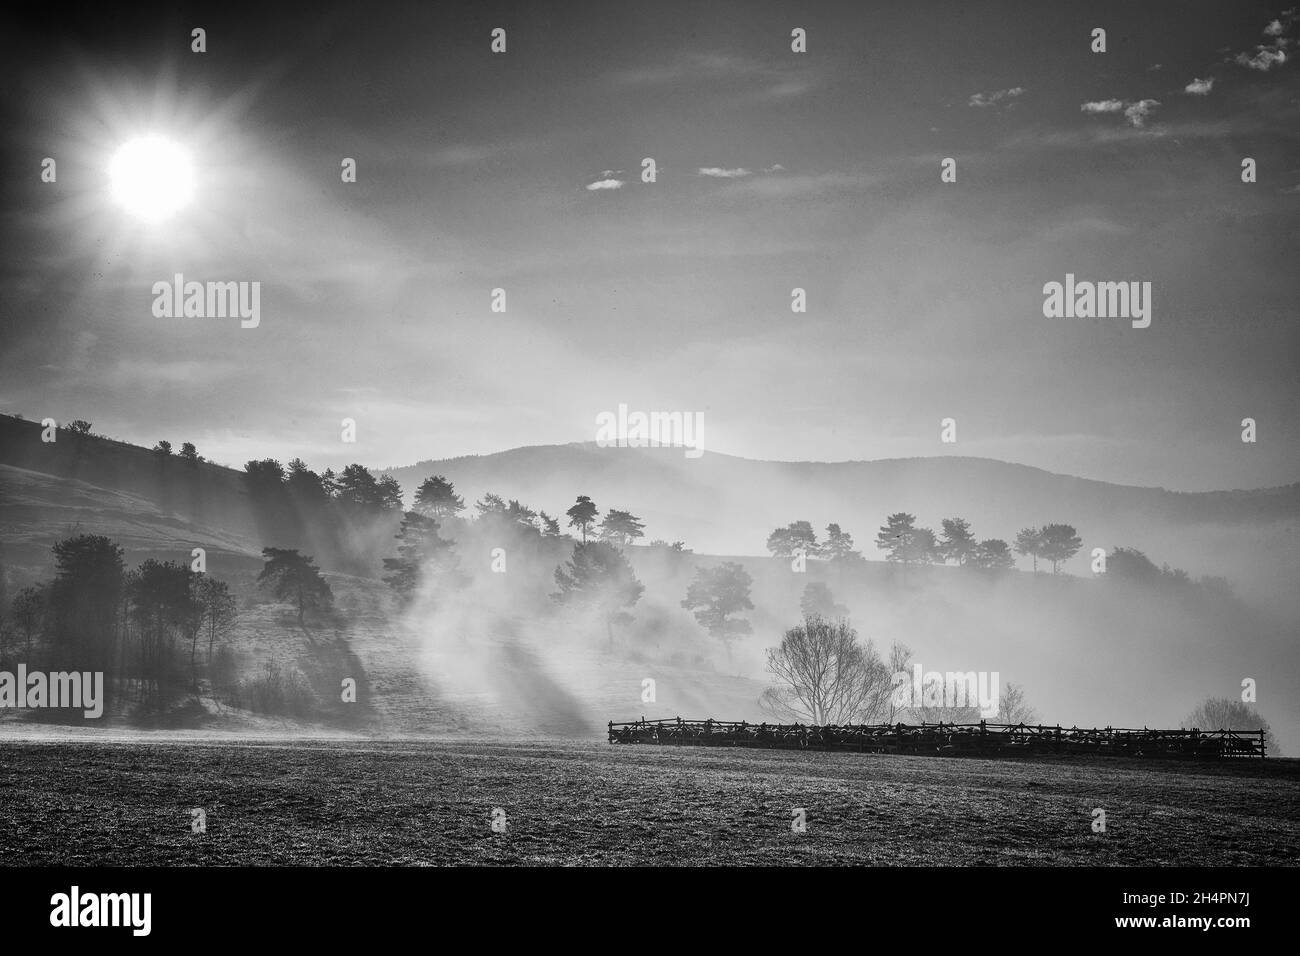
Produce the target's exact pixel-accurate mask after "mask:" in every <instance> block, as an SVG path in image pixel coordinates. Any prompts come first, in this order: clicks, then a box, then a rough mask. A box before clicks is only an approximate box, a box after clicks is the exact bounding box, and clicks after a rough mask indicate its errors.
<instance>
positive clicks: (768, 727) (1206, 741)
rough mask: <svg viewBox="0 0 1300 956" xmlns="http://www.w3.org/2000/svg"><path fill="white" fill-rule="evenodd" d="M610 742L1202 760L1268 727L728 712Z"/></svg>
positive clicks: (1233, 752)
mask: <svg viewBox="0 0 1300 956" xmlns="http://www.w3.org/2000/svg"><path fill="white" fill-rule="evenodd" d="M609 742H610V743H612V744H668V745H674V746H687V747H771V748H788V749H797V750H855V751H859V752H862V753H907V754H941V755H950V756H962V755H972V756H976V755H978V756H988V755H1005V756H1013V755H1017V754H1101V755H1114V756H1126V757H1183V758H1190V759H1201V760H1222V759H1229V758H1249V757H1258V758H1260V759H1263V758H1264V754H1265V740H1264V731H1263V730H1198V729H1197V728H1192V729H1191V730H1151V729H1148V728H1146V727H1143V728H1142V729H1141V730H1137V729H1134V728H1129V727H1092V728H1085V727H1048V726H1044V725H1042V724H991V723H988V722H987V721H983V720H981V721H980V722H979V723H977V724H945V723H938V724H924V723H923V724H843V725H837V726H826V727H819V726H815V725H810V724H767V723H763V724H751V723H747V722H745V721H740V722H739V723H737V722H735V721H726V720H711V719H710V720H684V719H682V718H681V717H674V718H668V719H665V720H646V719H645V718H642V719H641V720H634V721H630V722H627V723H615V722H614V721H612V720H611V721H610V722H609Z"/></svg>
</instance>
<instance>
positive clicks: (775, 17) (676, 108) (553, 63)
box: [0, 0, 1300, 490]
mask: <svg viewBox="0 0 1300 956" xmlns="http://www.w3.org/2000/svg"><path fill="white" fill-rule="evenodd" d="M231 9H232V8H231V6H230V5H229V4H221V5H213V6H187V5H186V4H184V3H181V4H168V5H166V6H165V7H160V8H159V10H160V11H161V12H159V13H156V14H155V13H151V12H148V11H125V12H124V11H121V10H118V9H112V10H105V9H103V5H102V4H98V5H87V6H85V7H81V8H78V6H77V5H76V4H73V5H60V6H59V7H58V8H57V9H54V8H51V11H50V12H49V13H48V14H47V16H48V17H49V18H50V19H49V21H48V22H45V21H41V20H34V19H29V20H25V21H22V20H19V21H10V22H8V23H6V24H5V25H4V27H3V30H0V33H2V34H3V39H2V40H0V71H3V79H4V85H5V90H6V94H5V97H4V105H3V113H2V114H0V117H2V118H3V130H2V132H0V142H2V143H3V160H4V173H5V175H4V177H3V182H2V184H0V216H2V218H3V231H4V234H5V235H6V237H7V240H8V242H7V246H8V248H7V254H6V255H5V257H4V260H3V265H2V266H0V269H2V270H3V271H2V272H0V348H2V357H0V410H4V411H10V412H21V413H23V414H25V415H26V416H27V417H29V418H39V417H43V416H46V415H50V416H53V417H55V418H57V419H59V420H60V421H63V420H66V419H70V418H74V417H82V418H86V419H89V420H91V421H92V422H94V423H95V426H96V430H97V431H101V432H103V433H106V434H109V435H113V436H115V437H120V438H123V439H127V440H131V441H136V442H140V443H144V444H152V443H153V442H154V441H156V440H157V439H159V438H164V437H165V438H169V439H170V440H172V442H173V443H175V444H177V445H179V443H180V442H181V441H183V440H187V439H188V440H192V441H194V442H195V443H196V444H197V445H198V446H199V451H200V453H203V454H206V455H208V456H209V457H211V458H213V459H214V460H217V461H221V462H225V463H227V464H231V465H235V466H239V465H242V463H243V462H244V461H245V460H247V459H249V458H253V457H263V456H265V455H273V456H275V457H278V458H281V459H284V460H287V459H288V458H291V457H293V456H294V455H301V456H302V457H304V458H305V459H307V460H308V461H309V462H310V463H312V464H315V465H318V466H324V465H326V464H333V465H338V464H341V463H345V462H348V461H353V460H360V461H363V462H366V463H368V464H371V465H374V466H387V465H399V464H407V463H410V462H413V461H415V460H417V459H424V458H439V457H447V456H454V455H461V454H467V453H486V452H492V451H497V450H501V449H505V448H510V447H514V446H518V445H524V444H542V443H553V442H567V441H588V440H592V439H593V438H594V437H595V417H596V415H597V414H598V413H599V412H601V411H605V410H613V409H616V408H617V406H618V405H619V403H626V404H627V405H629V406H630V407H631V408H633V409H642V410H647V411H651V410H683V411H702V412H703V413H704V416H705V434H704V443H705V447H706V448H707V449H713V450H716V451H722V452H728V453H731V454H740V455H745V456H749V457H754V458H770V459H821V460H844V459H861V458H881V457H898V456H910V455H937V454H945V453H954V454H962V455H979V456H988V457H996V458H1002V459H1006V460H1010V461H1016V462H1023V463H1026V464H1030V465H1036V466H1040V467H1044V468H1048V469H1051V470H1054V471H1063V472H1068V473H1073V474H1080V475H1084V476H1086V477H1093V478H1101V479H1106V480H1112V481H1122V482H1131V483H1138V484H1154V485H1163V486H1166V487H1170V488H1176V489H1185V490H1200V489H1210V488H1228V487H1258V486H1264V485H1276V484H1283V483H1289V482H1293V481H1297V480H1300V459H1298V457H1297V454H1296V451H1295V449H1296V448H1297V442H1298V441H1300V425H1297V416H1298V415H1300V401H1298V400H1297V399H1298V397H1300V387H1298V379H1300V376H1298V375H1297V361H1298V360H1300V329H1298V328H1297V325H1296V319H1297V305H1296V291H1297V280H1296V273H1297V263H1298V262H1300V257H1298V256H1297V253H1298V251H1300V248H1298V247H1300V243H1298V242H1297V239H1298V236H1300V232H1298V227H1300V215H1298V213H1300V150H1298V149H1297V146H1298V145H1300V80H1298V79H1297V76H1298V73H1297V71H1298V70H1300V64H1297V63H1296V62H1295V58H1296V57H1297V56H1300V18H1298V17H1297V13H1296V12H1295V11H1293V12H1291V13H1287V12H1286V8H1285V5H1283V4H1278V3H1272V4H1269V3H1248V2H1221V3H1200V4H1198V3H1188V2H1178V3H1168V4H1165V3H1143V4H1135V3H1131V2H1126V3H1118V4H1113V5H1104V4H1095V3H1089V4H1081V3H1069V4H1066V3H1045V2H1042V0H1030V2H1024V3H1008V4H992V3H968V2H959V3H952V4H921V3H909V4H896V3H890V4H883V3H882V4H866V3H861V2H852V3H843V4H839V3H798V4H795V3H756V2H752V0H747V2H743V3H721V2H714V0H710V2H708V3H681V4H677V3H668V2H654V3H630V2H605V3H599V4H591V5H582V4H576V3H567V2H566V3H558V2H557V3H528V4H523V3H520V4H512V5H500V6H493V5H491V4H483V3H475V4H469V5H464V6H453V5H445V4H437V5H435V4H429V3H416V4H410V5H405V4H402V5H399V4H385V3H367V4H350V5H341V6H338V7H336V8H334V10H333V12H329V11H330V8H329V7H328V6H327V5H325V4H316V3H313V4H307V5H303V6H301V7H299V8H296V9H295V8H292V7H288V6H281V5H279V4H276V5H274V8H272V5H270V4H259V5H255V6H250V7H249V8H248V9H247V10H246V11H245V12H243V13H232V12H231ZM196 26H201V27H204V28H205V29H206V30H207V34H208V36H207V48H208V52H206V53H203V54H196V53H192V52H190V30H191V29H192V28H193V27H196ZM494 27H502V28H504V29H505V30H506V31H507V52H506V53H504V54H493V53H492V52H490V49H489V44H490V36H489V34H490V32H491V30H492V29H493V28H494ZM795 27H802V28H804V29H805V30H806V31H807V50H808V52H807V53H804V54H798V53H794V52H792V51H791V37H790V33H791V30H792V29H793V28H795ZM1094 27H1104V28H1105V29H1106V30H1107V45H1108V51H1107V52H1106V53H1104V54H1097V53H1093V52H1091V50H1090V43H1091V36H1090V33H1091V30H1092V29H1093V28H1094ZM146 132H152V133H160V134H163V135H166V136H168V137H171V138H173V139H174V140H175V141H177V142H178V143H180V144H182V145H183V146H185V147H186V148H188V149H190V150H191V151H192V152H193V155H194V161H195V165H196V181H197V188H196V194H195V197H194V200H193V202H192V204H191V205H190V206H189V207H187V208H186V209H185V210H183V211H182V212H180V213H179V214H177V215H176V216H175V217H174V218H172V219H170V220H168V221H167V222H165V223H163V224H161V225H153V226H145V225H142V224H140V223H139V222H137V221H135V220H133V219H132V218H131V217H130V216H129V215H128V214H127V213H126V212H124V211H123V210H121V209H119V208H117V207H116V206H115V205H113V203H112V202H111V201H110V200H109V197H108V180H107V169H108V165H109V160H110V158H111V156H112V155H113V153H114V151H115V150H116V149H117V147H118V146H120V145H121V144H122V143H123V142H126V141H128V140H130V139H131V138H132V137H134V136H137V135H140V134H142V133H146ZM47 156H49V157H53V158H55V159H56V160H57V163H58V166H57V170H58V179H57V182H56V183H53V184H50V183H43V182H41V181H40V164H41V160H42V159H43V158H44V157H47ZM344 157H352V158H355V159H356V161H357V167H358V181H357V182H356V183H354V184H345V183H343V182H341V177H340V162H341V160H342V159H343V158H344ZM645 157H653V158H654V159H655V161H656V163H657V167H658V181H657V182H655V183H653V184H644V183H642V182H641V180H640V171H641V161H642V160H643V158H645ZM944 157H953V158H955V159H956V160H957V182H956V183H952V184H945V183H942V182H941V181H940V161H941V160H942V159H943V158H944ZM1243 157H1252V158H1254V159H1255V160H1256V161H1257V164H1258V182H1257V183H1254V184H1244V183H1243V182H1242V181H1241V160H1242V158H1243ZM614 183H622V185H621V186H619V187H617V188H615V187H614V185H613V184H614ZM595 184H601V185H603V186H605V187H607V188H595V189H593V188H590V187H591V186H593V185H595ZM177 272H180V273H183V274H184V275H185V276H186V278H187V279H197V280H200V281H207V280H219V281H259V282H261V284H262V291H261V322H260V325H259V326H258V327H257V328H256V329H241V328H240V324H239V321H238V320H237V319H222V318H203V319H198V318H190V319H174V318H172V319H167V318H164V319H160V318H155V317H154V315H153V314H152V310H151V305H152V302H153V295H152V292H151V287H152V285H153V283H154V282H156V281H160V280H170V279H171V277H172V275H173V274H174V273H177ZM1067 272H1068V273H1074V274H1075V275H1076V276H1077V277H1078V278H1080V279H1092V280H1140V281H1150V282H1151V283H1152V284H1153V317H1152V323H1151V326H1150V328H1147V329H1134V328H1132V327H1131V326H1130V323H1129V322H1128V321H1127V320H1125V319H1122V318H1111V319H1077V318H1075V319H1048V318H1045V317H1044V315H1043V310H1042V306H1043V291H1042V290H1043V285H1044V283H1046V282H1050V281H1063V280H1064V279H1065V275H1066V273H1067ZM498 287H500V288H504V289H505V290H506V296H507V298H506V302H507V312H506V313H505V314H495V313H493V312H491V311H490V309H489V305H490V295H491V290H492V289H494V288H498ZM795 287H802V288H804V289H806V290H807V297H808V311H807V313H806V314H794V313H792V311H791V308H790V296H791V290H792V289H793V288H795ZM1247 416H1250V417H1253V418H1255V419H1256V420H1257V421H1258V428H1259V442H1258V443H1257V444H1254V445H1248V444H1243V443H1242V442H1241V440H1240V432H1241V426H1240V422H1241V420H1242V419H1243V418H1244V417H1247ZM345 417H350V418H354V419H355V420H356V421H357V424H358V442H357V444H356V445H345V444H343V443H342V442H341V440H340V431H341V430H340V420H341V419H343V418H345ZM945 417H952V418H955V419H956V421H957V438H958V441H957V443H956V444H954V445H943V444H940V441H939V437H940V420H941V419H942V418H945Z"/></svg>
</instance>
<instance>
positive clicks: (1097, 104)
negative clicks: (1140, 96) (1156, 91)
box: [1079, 99, 1160, 129]
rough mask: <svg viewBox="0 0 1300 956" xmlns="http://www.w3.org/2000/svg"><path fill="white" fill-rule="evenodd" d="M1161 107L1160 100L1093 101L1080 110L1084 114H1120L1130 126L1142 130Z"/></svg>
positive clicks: (1082, 106)
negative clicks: (1158, 107)
mask: <svg viewBox="0 0 1300 956" xmlns="http://www.w3.org/2000/svg"><path fill="white" fill-rule="evenodd" d="M1159 105H1160V101H1159V100H1149V99H1148V100H1135V101H1130V102H1125V101H1123V100H1093V101H1092V102H1089V103H1084V104H1082V105H1080V107H1079V109H1080V110H1082V111H1083V112H1084V113H1120V112H1122V113H1123V114H1124V118H1125V119H1126V120H1128V122H1129V125H1130V126H1133V127H1134V128H1137V129H1140V128H1141V127H1142V126H1144V125H1146V121H1147V118H1148V117H1149V116H1150V115H1151V114H1152V113H1153V112H1154V111H1155V108H1156V107H1157V106H1159Z"/></svg>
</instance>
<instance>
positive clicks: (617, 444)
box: [596, 404, 704, 458]
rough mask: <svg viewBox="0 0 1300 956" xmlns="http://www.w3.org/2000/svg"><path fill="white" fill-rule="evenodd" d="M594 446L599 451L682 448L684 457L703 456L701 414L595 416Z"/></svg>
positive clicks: (622, 408)
mask: <svg viewBox="0 0 1300 956" xmlns="http://www.w3.org/2000/svg"><path fill="white" fill-rule="evenodd" d="M596 444H597V445H599V446H600V447H601V448H685V449H686V457H687V458H699V457H700V456H701V455H703V454H704V413H703V412H629V411H628V410H627V406H626V405H624V404H620V405H619V406H618V412H617V413H616V412H601V413H599V414H598V415H597V416H596Z"/></svg>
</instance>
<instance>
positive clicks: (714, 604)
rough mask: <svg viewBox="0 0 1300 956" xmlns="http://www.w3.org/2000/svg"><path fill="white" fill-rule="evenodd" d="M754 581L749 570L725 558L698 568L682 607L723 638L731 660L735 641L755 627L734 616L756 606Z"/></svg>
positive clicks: (717, 636)
mask: <svg viewBox="0 0 1300 956" xmlns="http://www.w3.org/2000/svg"><path fill="white" fill-rule="evenodd" d="M753 583H754V579H753V578H752V577H750V574H749V572H748V571H746V570H745V569H744V568H743V567H742V566H741V565H739V564H736V563H735V562H734V561H725V562H723V563H722V564H720V565H718V566H717V567H716V568H696V570H695V580H694V581H692V582H691V584H690V587H688V588H687V589H686V599H685V600H684V601H682V607H684V608H686V610H688V611H691V612H693V613H694V615H695V620H696V621H697V622H698V623H699V624H700V626H701V627H703V628H704V629H705V630H707V631H708V632H709V634H710V635H711V636H712V637H715V638H717V639H718V640H720V641H722V643H723V645H724V646H725V647H726V649H727V660H728V661H730V660H731V642H732V641H734V640H735V639H736V638H738V637H741V636H743V635H745V634H749V633H751V631H752V630H753V629H752V628H751V627H750V624H749V622H748V621H746V620H744V619H743V618H733V617H732V616H731V615H733V614H739V613H740V612H741V611H752V610H753V609H754V604H753V602H752V601H751V600H750V599H749V589H750V587H751V586H752V585H753Z"/></svg>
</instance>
